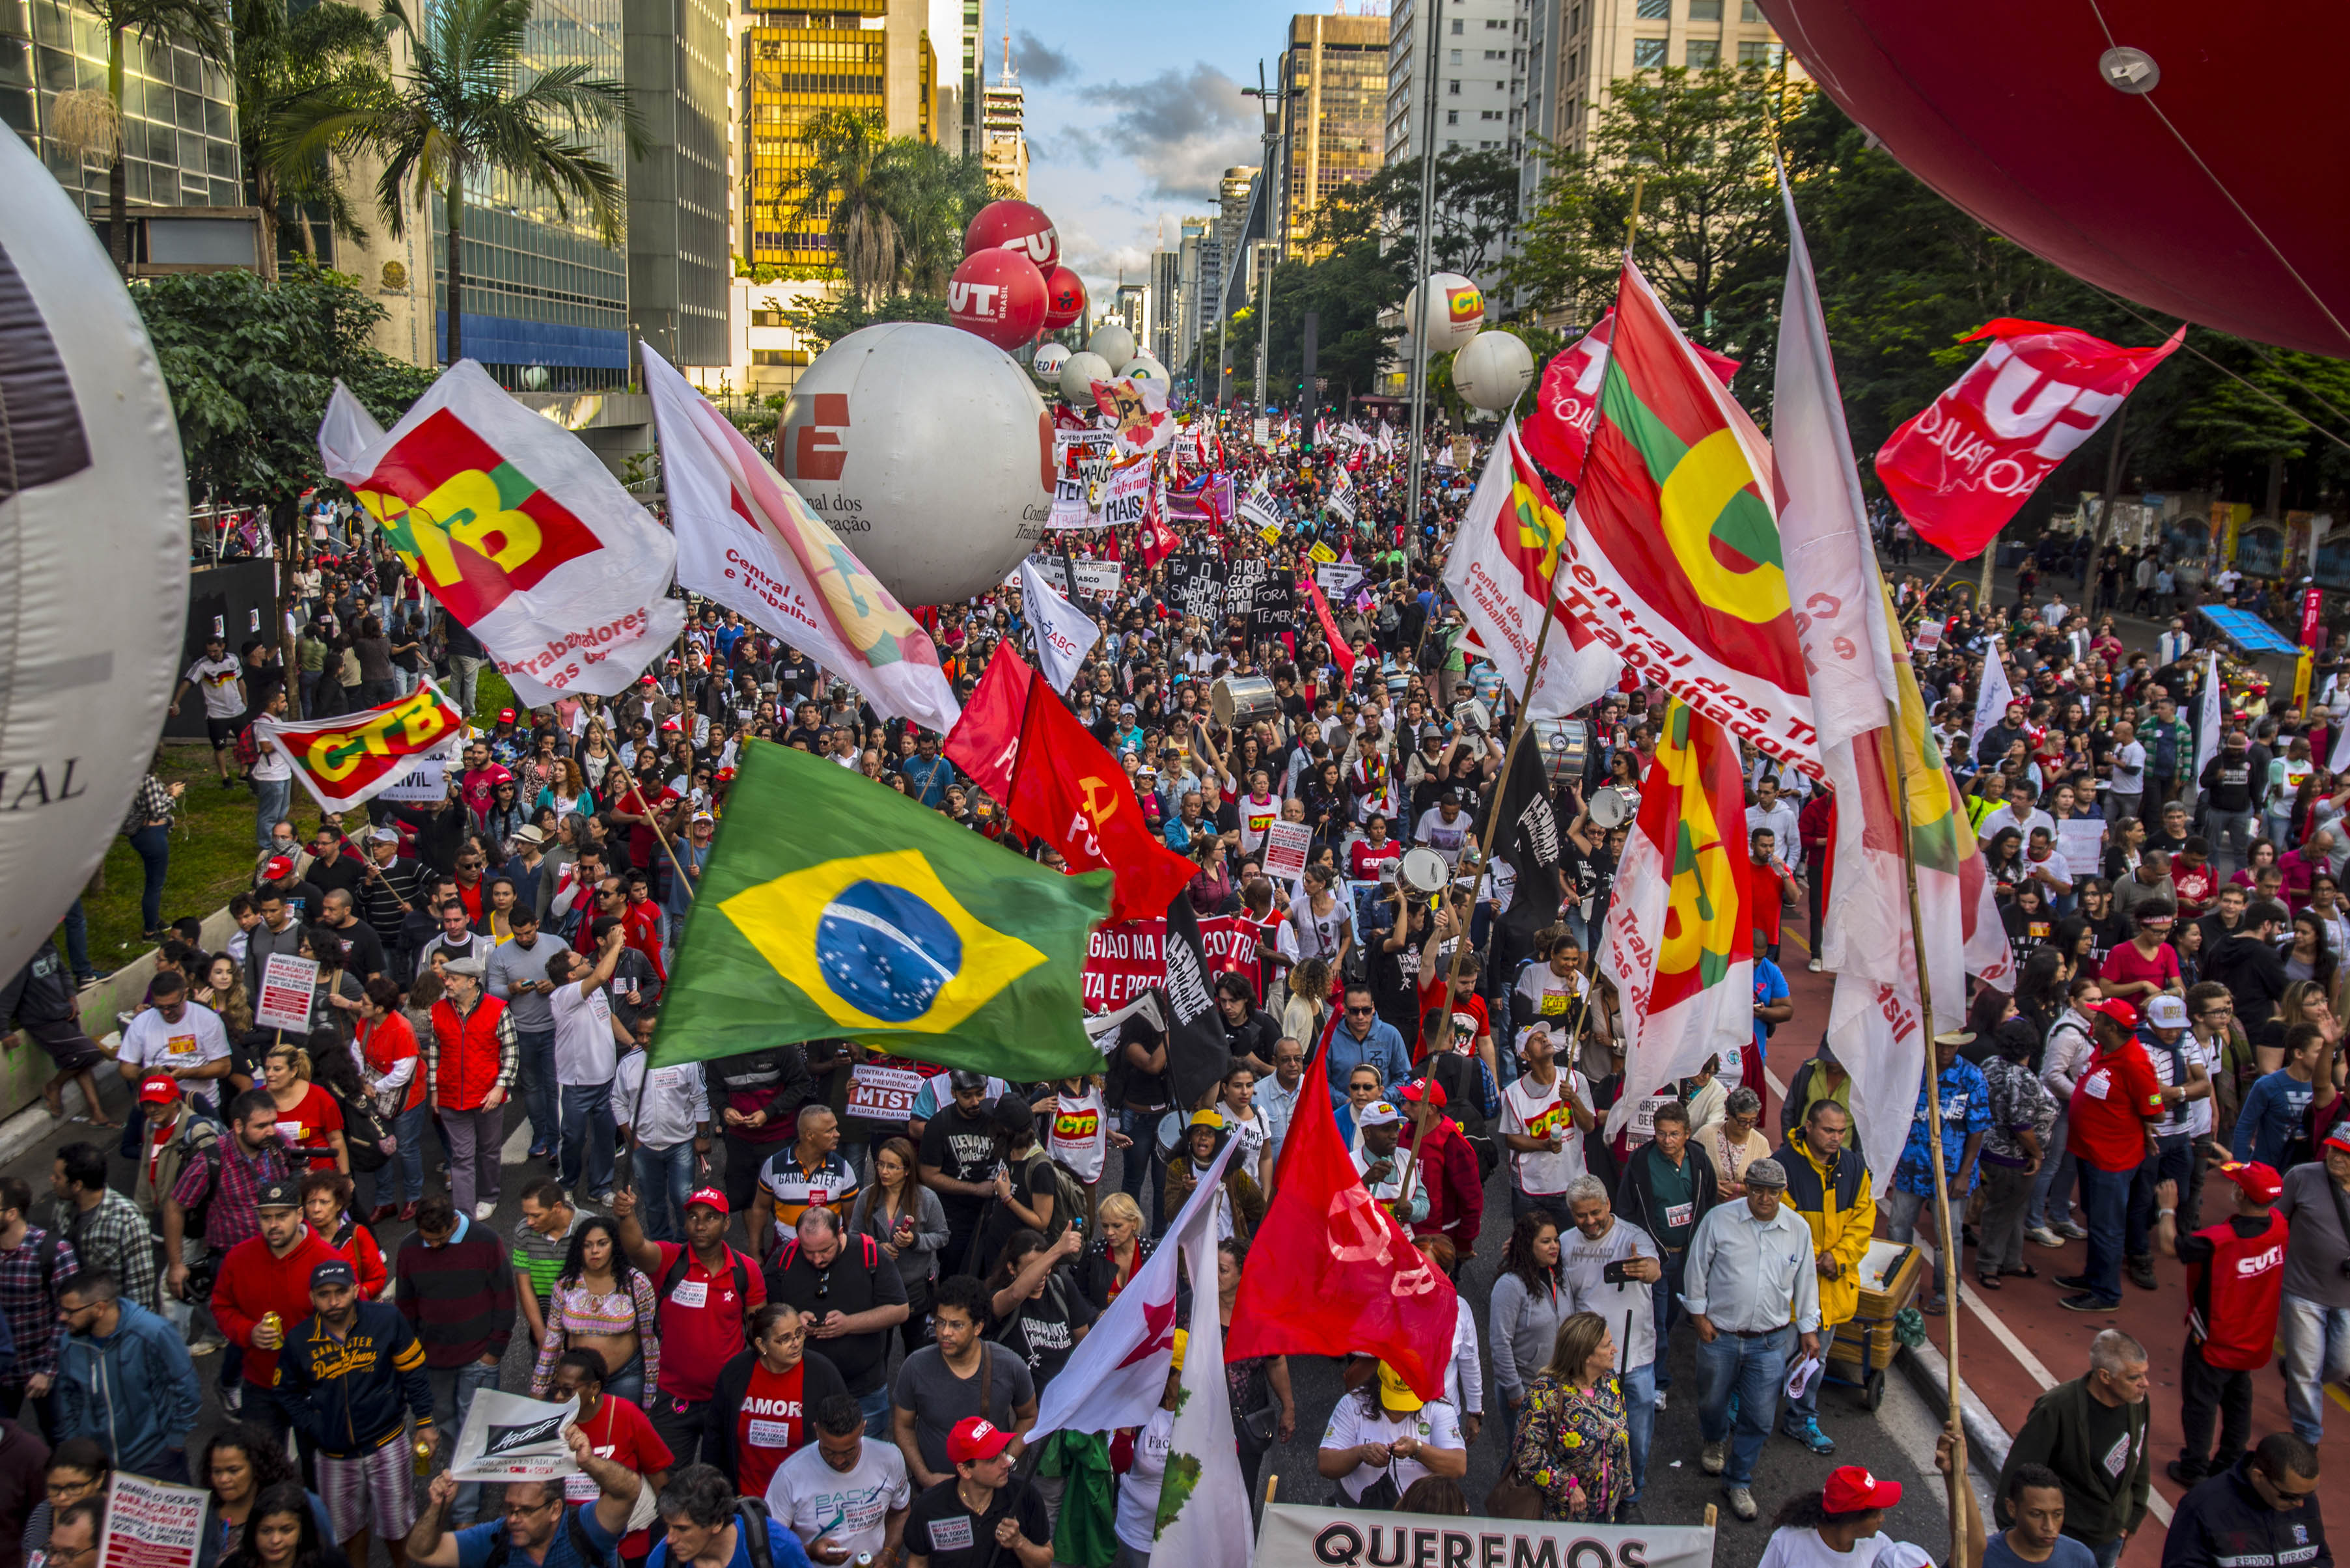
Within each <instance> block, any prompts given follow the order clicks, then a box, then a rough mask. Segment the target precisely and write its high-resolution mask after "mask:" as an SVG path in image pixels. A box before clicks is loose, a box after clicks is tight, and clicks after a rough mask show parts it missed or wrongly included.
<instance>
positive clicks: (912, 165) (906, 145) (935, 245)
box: [889, 136, 995, 294]
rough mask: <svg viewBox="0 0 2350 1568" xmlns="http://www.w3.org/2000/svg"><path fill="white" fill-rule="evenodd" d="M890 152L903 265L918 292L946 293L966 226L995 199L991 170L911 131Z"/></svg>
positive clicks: (908, 284) (907, 281) (911, 284)
mask: <svg viewBox="0 0 2350 1568" xmlns="http://www.w3.org/2000/svg"><path fill="white" fill-rule="evenodd" d="M889 157H890V160H891V161H893V162H895V163H896V164H897V165H898V171H899V178H898V179H897V180H896V181H894V182H892V186H893V194H894V196H895V198H896V201H895V205H896V209H897V218H898V227H899V233H900V234H902V235H903V236H904V251H903V256H902V261H901V265H900V271H901V273H902V274H903V275H904V278H905V282H906V284H907V286H909V287H910V288H912V289H913V290H915V291H916V292H917V293H921V294H944V293H945V292H946V291H947V280H948V278H949V277H951V275H953V273H954V269H955V266H956V265H957V264H958V263H960V262H961V261H962V236H963V231H964V230H965V229H968V228H969V227H971V221H972V218H973V217H975V216H977V215H978V213H979V210H980V209H981V208H982V207H984V206H986V205H987V203H988V202H990V201H992V200H993V199H994V196H995V192H993V191H992V190H990V189H989V188H988V180H987V170H986V168H985V166H984V165H983V164H982V163H981V162H980V161H979V160H978V159H976V158H973V157H971V156H970V155H969V154H967V153H959V152H949V151H947V150H946V149H945V148H943V147H941V146H939V145H938V144H937V143H935V142H930V141H924V140H921V139H920V138H919V137H912V136H900V137H898V138H896V139H895V140H892V141H891V142H890V144H889Z"/></svg>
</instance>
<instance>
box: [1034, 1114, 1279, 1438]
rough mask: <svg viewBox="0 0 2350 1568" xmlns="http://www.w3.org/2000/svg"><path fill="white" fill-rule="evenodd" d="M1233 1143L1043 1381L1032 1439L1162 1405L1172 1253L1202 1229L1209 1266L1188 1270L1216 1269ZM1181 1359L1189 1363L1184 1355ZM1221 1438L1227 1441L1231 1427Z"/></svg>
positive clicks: (1126, 1421)
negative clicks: (1220, 1208)
mask: <svg viewBox="0 0 2350 1568" xmlns="http://www.w3.org/2000/svg"><path fill="white" fill-rule="evenodd" d="M1237 1147H1239V1142H1238V1140H1237V1139H1231V1140H1227V1141H1226V1142H1225V1144H1224V1148H1223V1152H1222V1154H1219V1155H1218V1156H1216V1162H1215V1164H1213V1165H1211V1166H1210V1167H1209V1168H1207V1170H1206V1171H1205V1172H1204V1173H1203V1174H1202V1175H1201V1178H1200V1185H1199V1186H1198V1187H1196V1188H1195V1189H1192V1192H1191V1197H1190V1198H1189V1199H1186V1200H1185V1201H1184V1204H1183V1209H1182V1212H1180V1213H1179V1214H1178V1215H1176V1216H1175V1223H1174V1225H1173V1226H1172V1227H1171V1228H1170V1230H1169V1231H1168V1232H1167V1234H1166V1236H1165V1237H1164V1238H1162V1239H1161V1240H1160V1241H1159V1250H1158V1251H1155V1252H1153V1253H1151V1254H1150V1261H1149V1262H1146V1263H1144V1264H1143V1265H1142V1267H1141V1268H1139V1269H1137V1270H1136V1271H1135V1272H1134V1278H1133V1279H1131V1280H1129V1281H1128V1282H1127V1286H1126V1289H1124V1290H1122V1291H1120V1292H1118V1300H1116V1301H1114V1302H1112V1303H1110V1304H1109V1310H1108V1311H1107V1312H1106V1313H1104V1314H1102V1315H1101V1316H1100V1317H1099V1318H1098V1319H1097V1320H1096V1321H1095V1323H1094V1326H1093V1328H1092V1329H1091V1330H1090V1331H1089V1332H1088V1333H1087V1334H1086V1337H1085V1338H1084V1340H1083V1341H1081V1342H1080V1343H1079V1344H1078V1345H1077V1347H1076V1349H1075V1350H1073V1351H1071V1352H1070V1353H1069V1359H1068V1360H1067V1361H1066V1363H1065V1364H1063V1366H1062V1367H1061V1375H1060V1376H1058V1377H1055V1378H1054V1379H1053V1380H1052V1381H1051V1382H1050V1383H1047V1384H1046V1385H1045V1392H1044V1394H1043V1396H1042V1397H1040V1399H1039V1400H1038V1402H1037V1406H1036V1425H1035V1427H1034V1428H1030V1430H1029V1433H1028V1441H1029V1442H1030V1443H1031V1444H1032V1445H1033V1444H1035V1443H1038V1442H1041V1441H1043V1440H1044V1439H1045V1438H1046V1437H1047V1436H1049V1435H1050V1434H1052V1433H1054V1432H1060V1431H1070V1432H1112V1431H1116V1430H1117V1429H1118V1428H1120V1427H1139V1426H1141V1425H1142V1424H1143V1423H1144V1422H1145V1421H1148V1420H1149V1419H1150V1412H1151V1411H1153V1410H1155V1409H1157V1408H1158V1407H1159V1400H1160V1399H1162V1398H1164V1397H1166V1394H1167V1369H1168V1367H1169V1366H1172V1365H1173V1364H1174V1360H1175V1283H1176V1272H1175V1264H1176V1260H1177V1258H1178V1257H1179V1255H1180V1254H1181V1253H1182V1252H1183V1251H1184V1246H1183V1242H1184V1240H1185V1238H1187V1237H1204V1238H1205V1244H1206V1249H1207V1251H1206V1253H1205V1256H1206V1257H1207V1260H1208V1262H1207V1270H1208V1272H1206V1273H1204V1274H1201V1273H1194V1274H1193V1275H1192V1276H1191V1277H1192V1278H1193V1279H1195V1280H1212V1279H1214V1278H1215V1277H1216V1255H1215V1245H1216V1207H1215V1206H1216V1203H1217V1201H1218V1200H1219V1199H1221V1198H1222V1195H1223V1182H1224V1167H1225V1166H1226V1165H1228V1164H1230V1163H1231V1161H1232V1150H1233V1149H1235V1148H1237ZM1193 1266H1194V1267H1195V1268H1196V1267H1198V1265H1197V1264H1194V1265H1193ZM1215 1294H1216V1293H1215V1292H1214V1291H1212V1290H1208V1291H1200V1290H1194V1291H1193V1292H1192V1297H1193V1300H1194V1301H1195V1302H1196V1301H1197V1300H1198V1299H1199V1298H1200V1297H1201V1296H1205V1297H1206V1298H1207V1301H1208V1303H1209V1305H1210V1306H1211V1307H1212V1306H1213V1305H1214V1304H1215ZM1219 1359H1221V1357H1220V1358H1219ZM1185 1365H1186V1366H1189V1365H1190V1362H1189V1359H1188V1357H1187V1359H1186V1362H1185ZM1218 1375H1219V1376H1222V1374H1221V1372H1219V1374H1218ZM1224 1446H1225V1447H1226V1448H1227V1449H1229V1448H1230V1447H1231V1446H1232V1438H1231V1436H1230V1434H1229V1432H1228V1433H1227V1434H1226V1436H1225V1438H1224Z"/></svg>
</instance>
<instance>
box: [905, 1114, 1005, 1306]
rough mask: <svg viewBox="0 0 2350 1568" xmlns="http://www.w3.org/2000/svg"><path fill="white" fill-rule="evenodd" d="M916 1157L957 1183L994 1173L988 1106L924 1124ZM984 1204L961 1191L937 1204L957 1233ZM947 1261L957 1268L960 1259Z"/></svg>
mask: <svg viewBox="0 0 2350 1568" xmlns="http://www.w3.org/2000/svg"><path fill="white" fill-rule="evenodd" d="M919 1158H920V1160H921V1163H922V1164H924V1165H927V1166H930V1167H931V1168H934V1169H936V1170H937V1171H938V1172H939V1174H941V1176H946V1177H950V1178H951V1179H954V1180H956V1181H972V1182H979V1181H985V1180H987V1179H989V1178H990V1177H991V1176H993V1174H994V1172H995V1166H996V1161H997V1158H998V1157H997V1155H996V1152H995V1130H994V1121H993V1117H992V1116H989V1114H988V1107H987V1106H981V1107H980V1110H979V1114H978V1115H977V1116H964V1115H963V1114H962V1106H959V1105H955V1106H949V1107H948V1108H946V1109H944V1110H941V1112H940V1113H939V1114H938V1115H937V1116H932V1117H931V1119H930V1120H929V1121H928V1122H927V1123H925V1124H924V1125H923V1127H922V1149H921V1153H920V1157H919ZM986 1201H987V1199H984V1198H972V1197H969V1196H967V1195H965V1194H963V1193H960V1192H941V1193H940V1194H939V1205H940V1207H941V1208H943V1209H944V1210H946V1211H947V1221H948V1223H950V1224H951V1225H954V1226H955V1227H956V1228H957V1229H959V1230H960V1229H962V1228H963V1227H965V1226H968V1225H969V1224H970V1223H971V1221H972V1220H976V1219H978V1218H979V1210H980V1208H981V1206H982V1205H983V1204H984V1203H986ZM949 1262H951V1264H954V1265H958V1266H959V1265H960V1264H961V1263H962V1259H960V1258H956V1259H951V1260H949Z"/></svg>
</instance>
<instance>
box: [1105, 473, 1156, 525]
mask: <svg viewBox="0 0 2350 1568" xmlns="http://www.w3.org/2000/svg"><path fill="white" fill-rule="evenodd" d="M1154 478H1155V476H1154V475H1153V474H1152V472H1151V465H1150V462H1149V460H1148V459H1147V458H1137V459H1135V460H1134V461H1133V462H1128V463H1127V464H1126V465H1125V466H1123V467H1120V468H1113V469H1111V470H1110V472H1109V476H1108V478H1107V480H1105V481H1104V482H1103V483H1102V487H1101V511H1100V512H1099V513H1098V514H1096V516H1095V518H1094V525H1095V526H1096V527H1099V528H1129V527H1132V526H1134V525H1135V524H1139V523H1140V522H1141V521H1142V512H1143V508H1144V507H1145V506H1147V505H1149V502H1150V486H1151V483H1152V481H1153V479H1154Z"/></svg>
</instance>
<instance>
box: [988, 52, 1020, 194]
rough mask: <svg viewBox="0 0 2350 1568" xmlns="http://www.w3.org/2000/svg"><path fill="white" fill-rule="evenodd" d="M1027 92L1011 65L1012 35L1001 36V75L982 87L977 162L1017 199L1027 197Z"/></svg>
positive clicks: (997, 186)
mask: <svg viewBox="0 0 2350 1568" xmlns="http://www.w3.org/2000/svg"><path fill="white" fill-rule="evenodd" d="M1027 113H1028V109H1027V94H1026V93H1024V92H1023V91H1022V90H1021V87H1020V78H1019V76H1018V74H1017V73H1016V72H1014V70H1013V68H1012V38H1011V36H1010V35H1009V34H1007V35H1005V36H1004V39H1003V75H1002V76H1000V77H998V78H996V79H995V80H993V81H992V82H990V83H989V84H988V85H987V86H986V88H984V89H983V98H982V101H981V106H980V128H979V129H980V151H979V156H980V162H981V164H982V166H983V167H984V168H985V169H986V171H987V177H988V179H989V181H990V182H993V184H994V185H995V186H996V188H997V189H998V190H1000V191H1003V192H1006V193H1008V194H1010V195H1012V196H1014V197H1015V198H1017V199H1018V200H1020V201H1026V200H1027V199H1028V135H1027V130H1026V120H1027Z"/></svg>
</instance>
